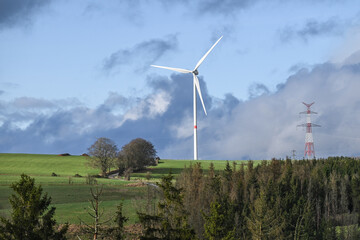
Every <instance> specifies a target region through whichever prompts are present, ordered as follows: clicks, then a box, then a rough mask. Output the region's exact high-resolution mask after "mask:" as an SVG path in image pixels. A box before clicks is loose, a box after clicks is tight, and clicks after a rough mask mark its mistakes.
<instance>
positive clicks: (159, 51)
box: [103, 35, 177, 71]
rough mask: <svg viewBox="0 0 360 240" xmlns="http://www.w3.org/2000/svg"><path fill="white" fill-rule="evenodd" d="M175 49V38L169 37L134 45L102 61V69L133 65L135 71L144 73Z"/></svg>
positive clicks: (109, 69) (107, 69)
mask: <svg viewBox="0 0 360 240" xmlns="http://www.w3.org/2000/svg"><path fill="white" fill-rule="evenodd" d="M176 47H177V38H176V36H175V35H171V36H169V37H167V38H166V39H152V40H149V41H145V42H142V43H139V44H136V45H135V46H134V47H132V48H130V49H121V50H118V51H116V52H114V53H112V54H111V55H110V56H109V57H108V58H106V59H105V60H104V64H103V69H104V70H105V71H111V70H113V69H118V68H120V67H121V66H124V65H133V64H135V63H136V65H135V66H134V67H135V69H136V70H137V71H144V70H145V69H147V68H148V67H149V66H150V64H151V63H153V62H156V60H158V59H159V58H160V57H162V56H163V55H164V54H165V53H167V52H168V51H170V50H173V49H175V48H176Z"/></svg>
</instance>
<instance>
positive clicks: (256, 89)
mask: <svg viewBox="0 0 360 240" xmlns="http://www.w3.org/2000/svg"><path fill="white" fill-rule="evenodd" d="M269 93H270V90H269V89H268V88H267V87H266V86H265V85H264V84H261V83H255V84H253V85H251V86H250V88H249V98H250V99H252V98H256V97H259V96H262V95H264V94H269Z"/></svg>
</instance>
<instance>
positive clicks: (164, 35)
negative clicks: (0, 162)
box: [0, 0, 360, 159]
mask: <svg viewBox="0 0 360 240" xmlns="http://www.w3.org/2000/svg"><path fill="white" fill-rule="evenodd" d="M357 6H358V4H357V2H356V1H355V0H352V1H351V0H345V1H337V0H321V1H313V0H303V1H300V0H294V1H283V0H274V1H265V0H256V1H249V0H225V1H220V0H200V1H187V0H182V1H181V0H167V1H166V0H151V1H150V0H108V1H95V0H81V1H66V0H52V1H45V0H2V1H0V151H1V152H27V153H55V154H57V153H63V152H69V153H71V154H81V153H83V152H86V151H87V148H88V147H90V145H91V144H92V143H93V142H94V141H95V140H96V138H98V137H108V138H111V139H113V140H114V141H115V142H116V143H117V145H118V147H119V148H121V146H123V145H124V144H126V143H127V142H129V141H130V140H132V139H133V138H136V137H143V138H145V139H147V140H150V141H151V142H152V143H153V144H154V145H155V147H156V149H157V151H158V154H159V156H160V157H161V158H175V159H182V158H191V157H192V151H193V149H192V147H193V145H192V97H191V93H192V82H191V81H192V79H191V75H189V76H188V75H181V74H174V73H172V72H170V71H167V70H164V69H156V68H151V67H150V66H149V65H150V64H156V65H164V66H171V67H179V68H187V69H192V68H193V67H194V65H195V64H196V62H197V61H198V60H199V59H200V58H201V57H202V55H203V54H204V53H205V52H206V51H207V50H208V49H209V48H210V47H211V45H212V44H213V43H214V42H215V41H216V40H217V39H218V38H219V37H220V36H224V37H223V39H222V40H221V41H220V42H219V44H218V45H217V46H216V47H215V48H214V50H213V52H212V53H211V54H210V55H209V56H208V58H207V59H206V60H205V62H204V63H203V64H202V65H201V67H200V68H199V72H200V75H199V76H200V82H201V86H202V90H203V96H204V100H205V105H206V107H207V109H208V113H209V114H208V116H207V117H206V116H204V114H203V112H201V109H200V108H199V109H198V110H199V111H198V115H199V123H198V125H199V128H198V130H199V158H201V159H261V158H271V157H285V156H286V155H290V154H291V150H293V149H295V150H297V155H298V157H302V156H303V149H304V138H305V132H304V131H303V130H302V129H299V128H296V125H298V124H301V123H302V122H304V121H305V118H299V114H298V113H299V112H301V111H304V109H305V107H304V106H303V105H302V104H301V102H302V101H305V102H313V101H315V102H316V103H315V105H314V106H313V108H314V111H317V112H318V113H319V114H318V115H316V116H313V120H314V122H316V123H318V124H320V125H322V127H321V128H318V129H314V141H315V151H316V155H317V156H319V157H326V156H331V155H349V156H358V155H359V153H360V150H359V149H358V146H359V143H360V139H359V136H360V128H359V126H358V124H359V120H360V119H359V117H358V115H359V114H358V111H359V110H360V98H359V96H358V95H359V94H358V90H357V89H359V88H358V87H359V79H360V78H359V77H360V65H359V63H360V54H359V52H358V51H359V50H360V44H359V42H360V41H359V40H360V26H359V25H360V9H359V8H358V7H357Z"/></svg>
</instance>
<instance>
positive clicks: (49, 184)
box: [0, 154, 226, 224]
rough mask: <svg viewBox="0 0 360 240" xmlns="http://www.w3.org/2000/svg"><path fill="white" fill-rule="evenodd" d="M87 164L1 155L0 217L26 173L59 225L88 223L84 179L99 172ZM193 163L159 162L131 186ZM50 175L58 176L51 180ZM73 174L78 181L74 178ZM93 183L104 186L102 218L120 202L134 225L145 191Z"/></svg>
mask: <svg viewBox="0 0 360 240" xmlns="http://www.w3.org/2000/svg"><path fill="white" fill-rule="evenodd" d="M87 162H88V160H87V158H86V157H83V156H66V157H65V156H58V155H42V154H41V155H40V154H0V214H2V215H7V214H9V211H10V204H9V202H8V197H9V196H10V195H11V194H12V189H10V187H9V186H10V184H11V183H13V182H15V181H18V180H19V178H20V177H19V176H20V175H21V174H22V173H25V174H27V175H30V176H31V177H33V178H35V180H36V183H37V184H41V185H42V187H43V189H44V192H47V193H48V194H49V196H51V197H52V204H53V206H55V207H56V220H57V221H58V222H59V223H65V222H70V223H73V224H78V223H79V222H80V220H79V219H82V220H85V221H90V219H89V217H88V214H87V209H88V206H89V201H88V200H89V199H90V198H91V196H90V188H91V187H94V186H91V185H88V184H87V183H86V176H88V175H95V174H98V173H99V170H98V169H94V168H92V167H90V166H88V165H87ZM192 162H193V161H190V160H161V162H160V164H159V165H158V166H154V167H151V168H148V169H147V171H144V172H141V173H133V174H132V175H131V182H137V181H145V176H146V174H148V173H147V172H150V176H151V179H150V181H153V182H156V181H159V179H160V178H161V176H163V175H164V174H168V173H169V172H170V171H171V172H172V173H173V174H174V175H177V174H179V173H180V172H181V171H182V170H183V168H184V167H186V166H190V164H191V163H192ZM199 162H201V164H202V166H203V168H204V169H208V168H209V166H210V163H211V162H212V163H213V164H214V167H215V169H216V170H222V169H224V167H225V164H226V161H210V160H206V161H203V160H202V161H199ZM53 173H55V174H56V175H57V176H52V174H53ZM76 174H78V176H79V175H80V176H81V177H75V175H76ZM96 181H97V183H98V184H99V185H102V186H103V195H102V199H103V203H102V207H103V208H104V209H105V215H106V213H109V214H110V213H112V212H114V210H115V208H116V206H117V205H118V204H119V203H120V202H123V204H124V214H125V215H126V216H128V217H129V218H130V221H129V222H128V224H132V223H135V222H136V220H137V218H136V210H137V208H138V207H139V205H141V202H142V197H143V196H144V195H145V193H146V191H147V187H144V186H142V187H133V186H128V184H129V182H128V181H123V180H119V179H105V178H97V179H96Z"/></svg>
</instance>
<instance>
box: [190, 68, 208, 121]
mask: <svg viewBox="0 0 360 240" xmlns="http://www.w3.org/2000/svg"><path fill="white" fill-rule="evenodd" d="M193 77H194V83H195V86H196V89H197V92H198V93H199V97H200V100H201V103H202V106H203V109H204V112H205V115H207V112H206V108H205V104H204V100H203V98H202V95H201V89H200V83H199V79H198V78H197V77H196V75H195V74H193Z"/></svg>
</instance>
